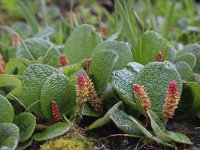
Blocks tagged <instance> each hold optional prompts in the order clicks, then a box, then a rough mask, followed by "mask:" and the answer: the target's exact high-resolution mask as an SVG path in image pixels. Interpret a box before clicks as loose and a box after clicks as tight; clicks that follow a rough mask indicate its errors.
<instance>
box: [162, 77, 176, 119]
mask: <svg viewBox="0 0 200 150" xmlns="http://www.w3.org/2000/svg"><path fill="white" fill-rule="evenodd" d="M179 100H180V97H179V92H178V85H177V83H176V81H174V80H173V81H171V82H170V84H169V85H168V90H167V93H166V98H165V104H164V105H163V115H164V118H165V120H167V119H168V118H172V117H173V115H174V113H175V110H176V108H177V105H178V103H179Z"/></svg>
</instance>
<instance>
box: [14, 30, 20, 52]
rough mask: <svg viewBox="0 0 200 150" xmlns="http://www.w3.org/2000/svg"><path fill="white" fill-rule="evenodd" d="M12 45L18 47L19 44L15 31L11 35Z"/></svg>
mask: <svg viewBox="0 0 200 150" xmlns="http://www.w3.org/2000/svg"><path fill="white" fill-rule="evenodd" d="M12 45H13V47H14V48H18V47H19V45H20V37H19V35H18V34H17V33H15V34H14V35H13V38H12Z"/></svg>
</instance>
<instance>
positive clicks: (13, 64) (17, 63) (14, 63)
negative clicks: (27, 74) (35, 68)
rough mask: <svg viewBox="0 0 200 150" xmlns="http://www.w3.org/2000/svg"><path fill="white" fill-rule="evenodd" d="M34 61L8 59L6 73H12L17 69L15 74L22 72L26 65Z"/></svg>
mask: <svg viewBox="0 0 200 150" xmlns="http://www.w3.org/2000/svg"><path fill="white" fill-rule="evenodd" d="M33 63H34V61H29V60H27V59H21V58H15V59H12V60H9V62H8V63H7V64H6V66H5V73H6V74H13V73H14V72H15V71H17V74H23V72H24V70H25V69H26V67H27V66H28V65H30V64H33Z"/></svg>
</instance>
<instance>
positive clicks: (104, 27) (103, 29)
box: [101, 26, 108, 36]
mask: <svg viewBox="0 0 200 150" xmlns="http://www.w3.org/2000/svg"><path fill="white" fill-rule="evenodd" d="M101 32H102V33H103V35H104V36H108V28H107V27H106V26H103V27H102V29H101Z"/></svg>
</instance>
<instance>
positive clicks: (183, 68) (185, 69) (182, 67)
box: [175, 61, 194, 81]
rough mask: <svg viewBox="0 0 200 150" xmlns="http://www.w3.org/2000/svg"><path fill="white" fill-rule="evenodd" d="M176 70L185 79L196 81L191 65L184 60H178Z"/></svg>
mask: <svg viewBox="0 0 200 150" xmlns="http://www.w3.org/2000/svg"><path fill="white" fill-rule="evenodd" d="M175 65H176V70H177V71H178V73H179V74H180V76H181V79H182V80H184V81H194V75H193V72H192V69H191V67H190V66H189V65H188V64H187V63H186V62H184V61H180V62H177V63H176V64H175Z"/></svg>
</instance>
